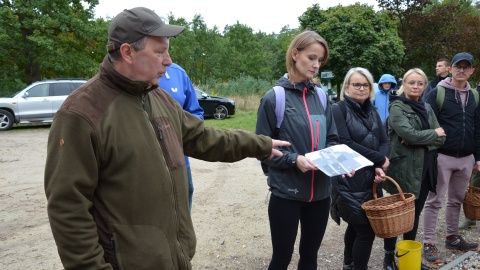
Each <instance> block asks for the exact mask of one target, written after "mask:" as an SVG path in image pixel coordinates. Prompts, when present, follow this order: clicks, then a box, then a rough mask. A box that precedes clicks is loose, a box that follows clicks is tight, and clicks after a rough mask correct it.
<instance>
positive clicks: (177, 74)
mask: <svg viewBox="0 0 480 270" xmlns="http://www.w3.org/2000/svg"><path fill="white" fill-rule="evenodd" d="M158 85H159V86H160V88H161V89H163V90H164V91H165V92H167V93H169V94H170V95H171V96H172V97H173V98H174V99H175V100H176V101H178V103H180V106H182V108H183V110H184V111H187V112H189V113H191V114H193V115H195V116H196V117H198V118H200V119H202V120H204V119H203V109H202V107H200V104H199V103H198V99H197V94H196V93H195V88H194V87H193V85H192V82H191V81H190V78H189V77H188V75H187V73H186V72H185V70H184V69H183V68H182V67H180V66H179V65H177V64H175V63H172V65H170V66H168V67H167V72H166V73H165V75H164V76H162V77H160V79H158ZM185 162H186V163H187V167H189V166H190V162H189V161H188V158H187V157H185Z"/></svg>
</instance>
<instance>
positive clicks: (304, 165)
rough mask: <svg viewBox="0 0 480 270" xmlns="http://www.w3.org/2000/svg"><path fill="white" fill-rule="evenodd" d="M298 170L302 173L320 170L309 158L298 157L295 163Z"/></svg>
mask: <svg viewBox="0 0 480 270" xmlns="http://www.w3.org/2000/svg"><path fill="white" fill-rule="evenodd" d="M295 163H296V164H297V168H298V169H299V170H300V171H302V172H308V171H311V170H318V166H317V164H315V163H314V162H313V161H311V160H310V159H309V158H307V157H305V156H302V155H298V156H297V160H296V161H295Z"/></svg>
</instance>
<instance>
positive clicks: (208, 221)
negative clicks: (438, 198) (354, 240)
mask: <svg viewBox="0 0 480 270" xmlns="http://www.w3.org/2000/svg"><path fill="white" fill-rule="evenodd" d="M48 130H49V129H48V127H45V128H43V127H39V128H25V129H22V128H15V129H14V130H12V131H6V132H0V141H1V142H2V146H3V147H0V172H1V173H0V269H2V270H3V269H6V270H17V269H18V270H25V269H36V270H37V269H38V270H42V269H43V270H56V269H63V267H62V265H61V263H60V259H59V256H58V253H57V250H56V246H55V242H54V241H53V237H52V234H51V231H50V226H49V223H48V218H47V215H46V199H45V194H44V190H43V173H44V166H45V157H46V139H47V135H48ZM191 161H192V173H193V179H194V184H195V193H194V197H193V200H194V202H193V211H192V219H193V223H194V226H195V231H196V234H197V252H196V254H195V256H194V258H193V260H192V265H193V269H194V270H203V269H206V270H217V269H218V270H230V269H231V270H261V269H266V268H267V266H268V263H269V260H270V257H271V243H270V230H269V224H268V214H267V203H266V198H267V196H268V187H267V184H266V181H265V177H264V176H263V173H262V171H261V169H260V165H259V163H258V161H257V160H255V159H245V160H242V161H240V162H236V163H218V162H215V163H211V162H204V161H200V160H196V159H192V160H191ZM443 216H444V208H442V210H441V212H440V216H439V217H440V218H439V224H438V234H437V238H438V243H437V244H438V248H439V250H440V252H441V254H442V256H443V258H444V263H442V264H440V265H431V269H441V268H442V267H443V268H444V269H442V270H450V269H458V270H460V269H461V270H466V269H480V263H479V261H480V259H479V256H478V255H477V254H476V253H475V252H472V253H471V254H474V255H475V256H471V257H469V258H468V259H466V260H463V259H462V262H458V261H456V259H458V258H462V257H461V256H462V255H464V254H465V253H463V252H459V251H447V250H445V248H444V247H443V244H444V242H443V241H444V237H445V229H444V228H445V223H444V222H443ZM462 218H463V216H462ZM421 220H422V219H421ZM345 228H346V223H345V222H342V223H341V225H340V226H338V225H337V224H335V222H333V221H332V220H330V221H329V223H328V226H327V231H326V233H325V237H324V240H323V242H322V246H321V247H320V251H319V253H318V269H320V270H338V269H341V265H342V261H343V235H344V233H345ZM461 234H462V235H463V236H464V238H465V239H466V240H467V241H476V242H480V224H479V226H478V227H477V228H472V229H468V230H462V231H461ZM422 238H423V236H422V222H421V223H420V229H419V232H418V236H417V240H418V241H420V242H421V241H422V240H421V239H422ZM297 239H298V237H297ZM468 254H470V253H467V255H468ZM452 262H455V263H456V264H457V265H456V266H455V267H456V268H454V267H451V265H450V264H449V263H452ZM457 262H458V263H457ZM297 263H298V243H297V244H296V245H295V251H294V255H293V258H292V262H291V264H290V266H289V268H288V269H289V270H294V269H296V268H297V267H296V265H297ZM382 264H383V239H381V238H376V239H375V242H374V245H373V249H372V255H371V257H370V261H369V269H370V270H382ZM407 270H414V269H407Z"/></svg>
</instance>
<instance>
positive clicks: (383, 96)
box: [372, 74, 397, 124]
mask: <svg viewBox="0 0 480 270" xmlns="http://www.w3.org/2000/svg"><path fill="white" fill-rule="evenodd" d="M383 83H392V85H390V89H388V90H383V88H382V84H383ZM396 85H397V80H395V77H393V75H390V74H383V75H382V77H381V78H380V80H379V81H378V89H376V90H375V99H374V100H373V101H372V104H373V105H374V106H375V107H377V110H378V114H379V115H380V119H381V120H382V123H383V124H385V121H386V120H387V117H388V104H389V103H390V99H389V94H390V92H392V91H393V89H395V86H396Z"/></svg>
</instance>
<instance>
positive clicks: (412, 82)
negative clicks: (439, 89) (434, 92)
mask: <svg viewBox="0 0 480 270" xmlns="http://www.w3.org/2000/svg"><path fill="white" fill-rule="evenodd" d="M407 84H408V85H409V86H410V87H414V86H415V84H416V85H417V86H418V87H420V88H422V87H423V86H424V85H425V83H423V82H414V81H410V82H407Z"/></svg>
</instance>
